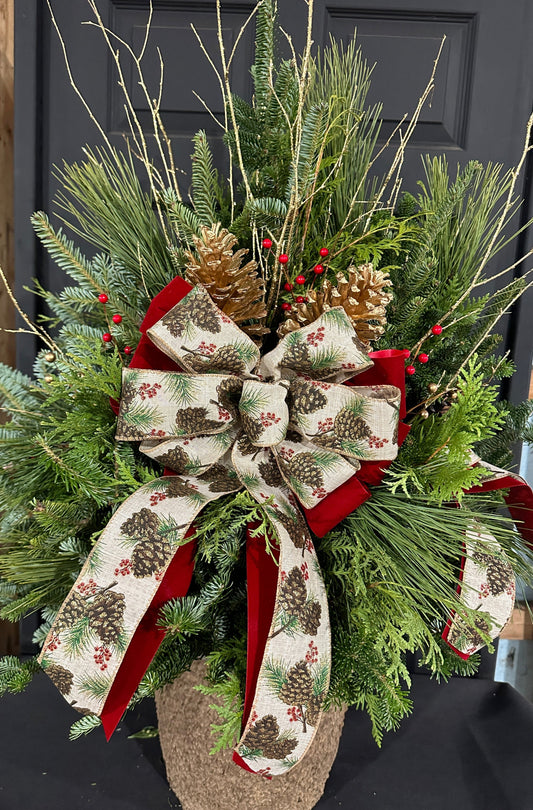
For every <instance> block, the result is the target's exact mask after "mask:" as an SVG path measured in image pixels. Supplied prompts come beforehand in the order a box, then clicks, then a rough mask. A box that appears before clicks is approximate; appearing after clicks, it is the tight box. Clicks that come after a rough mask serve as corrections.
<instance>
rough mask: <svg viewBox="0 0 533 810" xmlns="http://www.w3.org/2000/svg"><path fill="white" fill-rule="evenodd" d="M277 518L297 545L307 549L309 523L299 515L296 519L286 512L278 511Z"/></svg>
mask: <svg viewBox="0 0 533 810" xmlns="http://www.w3.org/2000/svg"><path fill="white" fill-rule="evenodd" d="M276 520H279V521H280V523H283V525H284V526H285V528H286V529H287V532H288V535H289V537H290V538H291V540H292V542H293V543H294V545H295V547H296V548H303V549H305V547H306V545H307V539H308V533H307V525H306V524H305V522H304V520H303V519H302V518H301V517H300V516H299V515H298V517H297V518H296V519H293V518H291V517H289V515H286V514H285V513H284V512H278V513H277V515H276Z"/></svg>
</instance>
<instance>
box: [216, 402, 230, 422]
mask: <svg viewBox="0 0 533 810" xmlns="http://www.w3.org/2000/svg"><path fill="white" fill-rule="evenodd" d="M218 418H219V419H222V420H223V421H224V422H228V421H229V420H230V419H231V414H230V412H229V411H227V410H226V409H225V408H223V407H222V406H221V405H219V406H218Z"/></svg>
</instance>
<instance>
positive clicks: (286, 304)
mask: <svg viewBox="0 0 533 810" xmlns="http://www.w3.org/2000/svg"><path fill="white" fill-rule="evenodd" d="M281 308H282V309H284V310H285V311H287V310H289V309H290V308H291V305H290V304H288V303H287V302H286V301H284V303H283V304H282V305H281Z"/></svg>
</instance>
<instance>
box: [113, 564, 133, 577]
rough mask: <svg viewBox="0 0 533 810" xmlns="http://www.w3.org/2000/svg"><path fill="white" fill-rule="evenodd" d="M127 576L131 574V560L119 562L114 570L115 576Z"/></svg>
mask: <svg viewBox="0 0 533 810" xmlns="http://www.w3.org/2000/svg"><path fill="white" fill-rule="evenodd" d="M128 574H131V560H121V561H120V562H119V564H118V567H117V568H115V576H116V577H118V576H123V577H127V576H128Z"/></svg>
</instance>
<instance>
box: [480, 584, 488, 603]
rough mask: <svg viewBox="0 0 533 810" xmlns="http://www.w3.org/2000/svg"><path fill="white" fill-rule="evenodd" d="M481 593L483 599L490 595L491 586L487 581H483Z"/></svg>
mask: <svg viewBox="0 0 533 810" xmlns="http://www.w3.org/2000/svg"><path fill="white" fill-rule="evenodd" d="M479 593H480V595H481V597H482V598H483V599H485V598H486V597H487V596H490V588H489V586H488V585H487V583H486V582H483V583H482V584H481V585H480V588H479Z"/></svg>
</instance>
